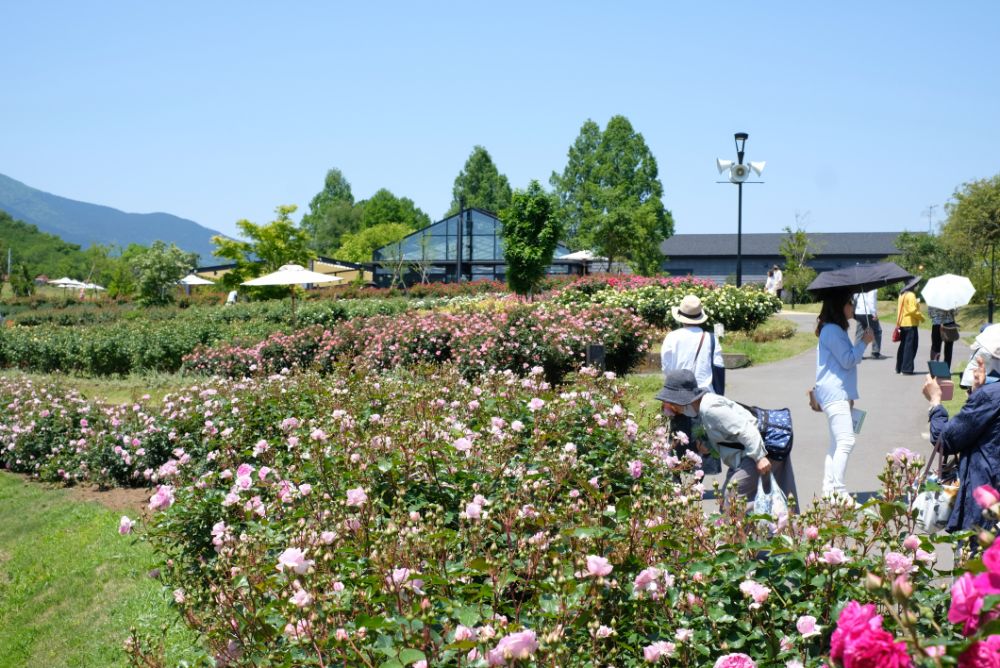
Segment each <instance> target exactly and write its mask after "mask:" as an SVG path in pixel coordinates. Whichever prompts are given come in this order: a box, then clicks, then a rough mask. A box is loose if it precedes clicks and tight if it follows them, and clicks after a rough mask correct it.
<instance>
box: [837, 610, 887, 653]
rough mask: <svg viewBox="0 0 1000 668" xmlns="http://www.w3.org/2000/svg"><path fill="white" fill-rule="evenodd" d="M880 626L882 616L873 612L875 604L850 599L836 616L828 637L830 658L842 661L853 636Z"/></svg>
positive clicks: (855, 636)
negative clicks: (833, 626)
mask: <svg viewBox="0 0 1000 668" xmlns="http://www.w3.org/2000/svg"><path fill="white" fill-rule="evenodd" d="M873 623H874V628H876V629H879V628H882V617H881V616H879V615H876V614H875V605H874V604H872V603H866V604H865V605H861V604H860V603H858V602H857V601H851V602H850V603H848V604H847V606H846V607H845V608H844V609H843V610H841V611H840V617H838V618H837V628H836V630H834V632H833V636H832V637H831V638H830V658H831V659H834V660H836V661H842V660H843V658H844V650H845V649H846V648H847V646H848V645H851V644H852V643H853V641H854V639H855V638H857V637H858V636H860V635H861V634H862V633H864V632H865V631H867V630H869V629H870V628H872V624H873Z"/></svg>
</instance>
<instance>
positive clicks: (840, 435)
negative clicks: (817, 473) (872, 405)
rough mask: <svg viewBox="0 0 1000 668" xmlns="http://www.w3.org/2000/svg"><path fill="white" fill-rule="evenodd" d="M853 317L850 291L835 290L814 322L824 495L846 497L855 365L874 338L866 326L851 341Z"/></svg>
mask: <svg viewBox="0 0 1000 668" xmlns="http://www.w3.org/2000/svg"><path fill="white" fill-rule="evenodd" d="M853 316H854V299H853V295H852V294H851V293H850V292H846V291H845V292H836V293H832V294H830V295H828V296H826V297H825V298H824V299H823V308H822V310H821V311H820V314H819V318H817V321H816V336H817V337H819V344H818V345H817V346H816V386H815V388H814V391H815V394H816V402H817V403H818V404H819V405H820V407H821V408H822V409H823V413H825V414H826V420H827V425H828V426H829V429H830V445H829V447H828V448H827V453H826V458H825V459H824V462H823V494H824V496H826V495H831V496H845V495H846V494H847V486H846V484H845V478H846V475H847V460H848V459H849V458H850V456H851V452H852V451H853V450H854V442H855V439H854V421H853V419H852V417H851V408H852V407H853V404H854V400H855V399H857V398H858V365H859V364H861V360H862V358H863V357H864V354H865V348H866V347H868V344H869V343H871V342H872V341H873V340H874V339H875V334H874V333H873V332H872V331H871V330H870V329H866V330H865V331H864V333H863V334H862V336H861V337H860V338H859V339H858V340H857V341H856V342H852V341H851V337H850V336H849V335H848V334H847V327H848V321H849V320H850V319H851V318H852V317H853Z"/></svg>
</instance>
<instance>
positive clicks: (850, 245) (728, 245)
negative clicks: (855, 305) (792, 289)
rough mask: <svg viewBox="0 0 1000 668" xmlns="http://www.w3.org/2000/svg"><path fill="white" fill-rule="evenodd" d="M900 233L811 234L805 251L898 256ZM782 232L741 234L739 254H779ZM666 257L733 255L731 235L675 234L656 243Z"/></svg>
mask: <svg viewBox="0 0 1000 668" xmlns="http://www.w3.org/2000/svg"><path fill="white" fill-rule="evenodd" d="M900 234H902V232H813V233H809V234H808V237H809V250H810V252H811V253H812V254H813V255H816V256H817V257H821V256H824V255H870V256H879V257H886V256H889V255H898V254H899V249H898V248H896V238H897V237H898V236H899V235H900ZM787 237H788V235H787V234H785V233H784V232H776V233H768V234H744V235H743V255H781V251H780V248H781V242H782V241H784V240H785V239H786V238H787ZM660 252H661V253H663V254H664V255H666V256H667V257H669V258H675V257H691V256H710V255H711V256H719V255H735V254H736V235H735V234H677V235H674V236H672V237H670V238H669V239H667V240H666V241H664V242H663V243H661V244H660Z"/></svg>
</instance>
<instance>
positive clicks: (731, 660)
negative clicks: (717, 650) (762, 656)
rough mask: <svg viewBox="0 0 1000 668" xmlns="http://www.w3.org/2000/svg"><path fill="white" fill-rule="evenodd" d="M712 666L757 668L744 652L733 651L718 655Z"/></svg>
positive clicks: (720, 667)
mask: <svg viewBox="0 0 1000 668" xmlns="http://www.w3.org/2000/svg"><path fill="white" fill-rule="evenodd" d="M714 668H757V664H756V663H754V661H753V659H751V658H750V657H749V656H747V655H746V654H739V653H735V654H725V655H723V656H720V657H719V658H718V659H716V660H715V667H714Z"/></svg>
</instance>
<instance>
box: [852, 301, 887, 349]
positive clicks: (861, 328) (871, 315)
mask: <svg viewBox="0 0 1000 668" xmlns="http://www.w3.org/2000/svg"><path fill="white" fill-rule="evenodd" d="M854 319H855V320H857V321H858V328H857V331H856V332H855V333H854V338H855V339H860V338H861V337H862V336H864V333H865V330H866V329H870V330H872V332H873V333H874V334H875V340H874V342H873V343H872V359H873V360H881V359H885V355H883V354H882V324H881V323H880V322H879V320H878V290H877V289H875V290H869V291H868V292H859V293H857V294H856V295H854Z"/></svg>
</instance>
